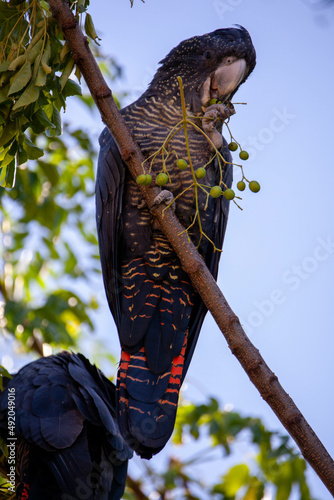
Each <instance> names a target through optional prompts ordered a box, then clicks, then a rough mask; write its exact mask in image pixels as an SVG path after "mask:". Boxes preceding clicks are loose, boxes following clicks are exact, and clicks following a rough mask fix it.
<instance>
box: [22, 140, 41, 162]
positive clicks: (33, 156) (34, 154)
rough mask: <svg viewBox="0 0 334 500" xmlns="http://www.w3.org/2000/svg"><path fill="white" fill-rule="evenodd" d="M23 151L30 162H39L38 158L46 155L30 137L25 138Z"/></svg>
mask: <svg viewBox="0 0 334 500" xmlns="http://www.w3.org/2000/svg"><path fill="white" fill-rule="evenodd" d="M23 149H24V150H25V152H26V153H27V155H28V159H29V160H37V158H40V157H41V156H43V155H44V151H43V150H42V149H40V148H38V147H37V146H35V144H33V143H32V142H31V141H30V140H29V139H28V137H25V138H24V143H23Z"/></svg>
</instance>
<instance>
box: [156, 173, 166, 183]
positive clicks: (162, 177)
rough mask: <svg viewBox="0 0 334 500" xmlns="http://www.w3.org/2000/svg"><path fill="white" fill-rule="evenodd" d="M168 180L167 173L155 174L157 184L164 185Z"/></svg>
mask: <svg viewBox="0 0 334 500" xmlns="http://www.w3.org/2000/svg"><path fill="white" fill-rule="evenodd" d="M168 180H169V179H168V175H167V174H164V173H163V172H160V174H158V175H157V178H156V180H155V182H156V184H157V185H158V186H164V185H165V184H167V182H168Z"/></svg>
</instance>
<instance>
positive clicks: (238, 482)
mask: <svg viewBox="0 0 334 500" xmlns="http://www.w3.org/2000/svg"><path fill="white" fill-rule="evenodd" d="M224 479H225V482H224V486H225V493H226V495H227V496H228V497H232V496H234V495H236V493H238V491H239V490H240V488H241V487H242V486H243V485H244V484H247V482H248V480H249V467H248V466H247V465H246V464H240V465H235V466H234V467H232V468H231V469H230V470H229V471H228V473H227V474H226V475H225V477H224Z"/></svg>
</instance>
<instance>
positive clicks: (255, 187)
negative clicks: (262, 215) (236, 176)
mask: <svg viewBox="0 0 334 500" xmlns="http://www.w3.org/2000/svg"><path fill="white" fill-rule="evenodd" d="M228 149H229V150H230V151H236V150H237V149H238V144H237V143H236V142H234V141H231V142H230V143H229V145H228ZM239 158H240V159H241V160H248V158H249V154H248V152H247V151H245V150H244V149H241V148H240V152H239ZM244 179H245V180H246V181H247V179H246V178H245V177H243V178H242V180H241V181H239V182H238V183H237V188H238V189H239V191H244V190H245V189H246V183H245V181H244ZM247 182H248V187H249V189H250V190H251V191H252V192H253V193H258V192H259V191H260V189H261V186H260V184H259V183H258V182H257V181H247ZM226 191H227V190H226ZM230 191H232V189H231V190H230ZM233 198H234V196H233V197H232V198H230V199H233Z"/></svg>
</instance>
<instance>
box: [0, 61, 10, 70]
mask: <svg viewBox="0 0 334 500" xmlns="http://www.w3.org/2000/svg"><path fill="white" fill-rule="evenodd" d="M10 64H11V63H10V61H4V62H3V63H1V64H0V73H2V72H3V71H7V70H8V68H9V66H10Z"/></svg>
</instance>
